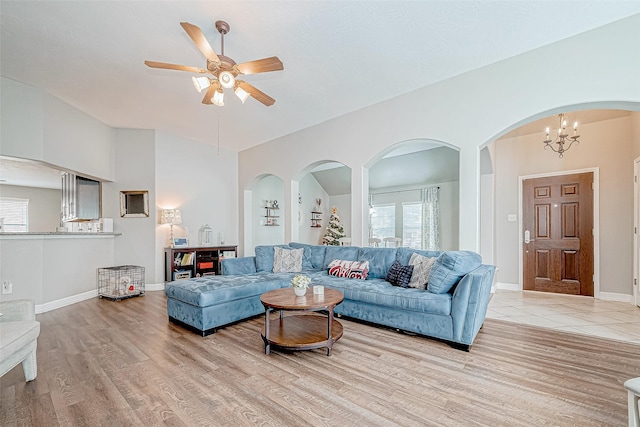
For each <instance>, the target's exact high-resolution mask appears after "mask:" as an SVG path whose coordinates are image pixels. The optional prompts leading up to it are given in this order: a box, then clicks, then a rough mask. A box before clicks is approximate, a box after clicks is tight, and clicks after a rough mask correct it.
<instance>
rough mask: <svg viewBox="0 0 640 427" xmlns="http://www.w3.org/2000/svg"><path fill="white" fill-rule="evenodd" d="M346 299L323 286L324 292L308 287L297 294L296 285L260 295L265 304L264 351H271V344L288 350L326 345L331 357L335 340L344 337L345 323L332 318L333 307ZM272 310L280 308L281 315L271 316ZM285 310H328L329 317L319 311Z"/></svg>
mask: <svg viewBox="0 0 640 427" xmlns="http://www.w3.org/2000/svg"><path fill="white" fill-rule="evenodd" d="M343 300H344V294H343V293H342V292H340V291H336V290H334V289H327V288H325V289H324V294H323V295H318V294H314V293H313V290H312V288H309V289H307V293H306V294H305V295H304V296H301V297H298V296H296V295H295V294H294V293H293V288H284V289H276V290H273V291H269V292H266V293H264V294H262V296H261V297H260V301H261V302H262V305H264V310H265V312H264V316H265V320H264V328H263V329H262V339H263V341H264V352H265V354H269V352H270V351H271V346H272V345H273V346H276V347H280V348H284V349H289V350H309V349H312V348H321V347H327V356H331V348H332V347H333V343H335V342H336V341H338V340H339V339H340V337H341V336H342V324H341V323H340V322H338V321H337V320H336V319H334V318H333V309H334V308H335V306H336V305H338V304H340V303H341V302H342V301H343ZM273 310H280V316H278V318H276V319H270V316H269V314H270V313H271V312H272V311H273ZM284 311H316V312H317V311H326V312H327V314H326V316H324V315H318V314H293V315H289V316H284V315H283V312H284Z"/></svg>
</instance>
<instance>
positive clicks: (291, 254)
mask: <svg viewBox="0 0 640 427" xmlns="http://www.w3.org/2000/svg"><path fill="white" fill-rule="evenodd" d="M303 252H304V249H302V248H300V249H286V248H279V247H277V246H276V247H274V248H273V272H274V273H299V272H301V271H302V254H303Z"/></svg>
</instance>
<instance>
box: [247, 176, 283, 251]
mask: <svg viewBox="0 0 640 427" xmlns="http://www.w3.org/2000/svg"><path fill="white" fill-rule="evenodd" d="M252 197H253V199H252V205H253V209H252V213H253V214H252V216H251V219H252V221H253V225H252V226H253V244H252V247H251V248H245V252H244V255H253V254H254V251H253V249H254V248H255V247H256V246H258V245H279V244H283V243H285V240H284V236H285V229H286V228H287V223H286V217H285V206H286V205H285V203H284V183H283V182H282V180H281V179H280V178H278V177H277V176H273V175H270V176H266V177H264V178H262V179H261V180H260V181H258V182H257V183H256V184H255V185H254V187H253V194H252ZM267 200H269V201H271V200H276V201H277V202H278V206H279V207H280V209H279V210H277V211H272V215H278V216H279V218H276V220H277V221H278V224H280V225H278V226H266V225H265V224H266V221H267V218H265V215H266V210H265V208H264V206H265V203H266V201H267Z"/></svg>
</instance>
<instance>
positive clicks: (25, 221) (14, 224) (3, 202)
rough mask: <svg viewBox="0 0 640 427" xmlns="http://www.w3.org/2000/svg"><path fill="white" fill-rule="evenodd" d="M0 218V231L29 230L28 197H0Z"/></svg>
mask: <svg viewBox="0 0 640 427" xmlns="http://www.w3.org/2000/svg"><path fill="white" fill-rule="evenodd" d="M0 218H3V219H4V226H3V227H2V228H3V230H2V231H6V232H9V231H12V232H13V231H29V199H12V198H9V197H0Z"/></svg>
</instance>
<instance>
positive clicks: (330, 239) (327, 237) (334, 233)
mask: <svg viewBox="0 0 640 427" xmlns="http://www.w3.org/2000/svg"><path fill="white" fill-rule="evenodd" d="M345 236H346V234H344V228H343V227H342V223H341V222H340V217H339V216H338V208H336V207H335V206H334V207H332V208H331V217H329V225H328V226H327V231H326V233H324V237H323V238H322V242H323V243H324V244H325V245H333V246H340V238H341V237H345Z"/></svg>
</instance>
